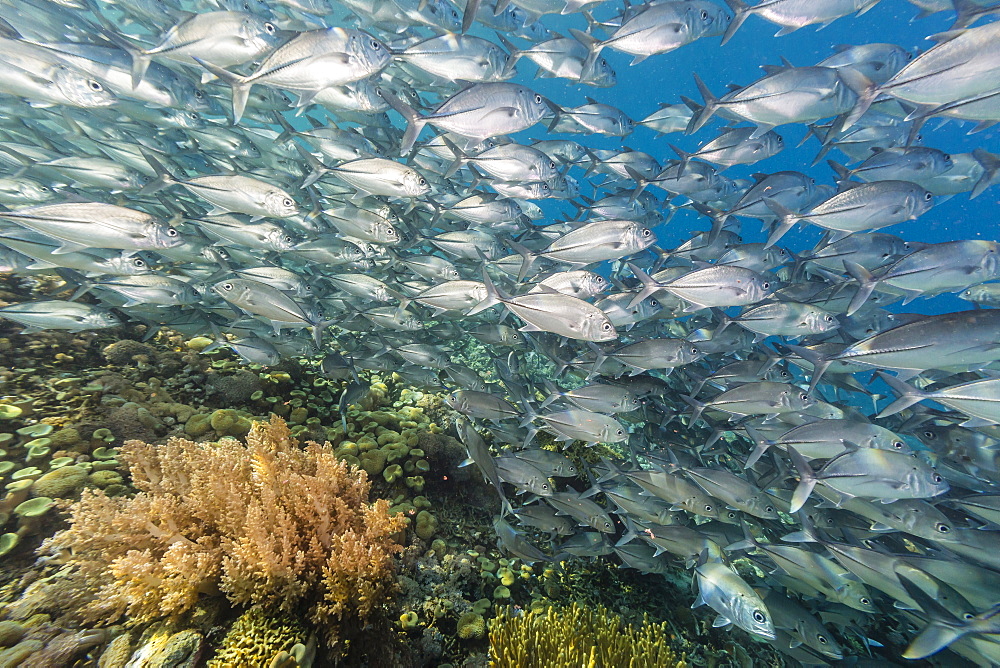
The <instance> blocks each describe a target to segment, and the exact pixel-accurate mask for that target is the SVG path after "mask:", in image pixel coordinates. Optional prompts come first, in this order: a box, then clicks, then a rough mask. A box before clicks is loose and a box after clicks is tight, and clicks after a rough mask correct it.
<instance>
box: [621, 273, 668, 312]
mask: <svg viewBox="0 0 1000 668" xmlns="http://www.w3.org/2000/svg"><path fill="white" fill-rule="evenodd" d="M628 268H629V269H631V270H632V275H633V276H635V277H636V278H638V279H639V281H641V282H642V290H640V291H639V293H638V294H636V296H635V297H633V298H632V301H630V302H629V304H628V307H629V308H634V307H635V305H636V304H638V303H640V302H642V300H643V299H646V298H647V297H652V296H653V295H654V294H656V293H657V292H659V291H660V290H662V289H663V285H661V284H660V283H659V282H657V281H656V280H655V279H654V278H653V277H652V276H650V275H649V274H647V273H646V272H644V271H643V270H642V269H640V268H639V267H637V266H636V265H634V264H632V263H631V262H629V263H628Z"/></svg>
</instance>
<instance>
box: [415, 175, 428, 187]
mask: <svg viewBox="0 0 1000 668" xmlns="http://www.w3.org/2000/svg"><path fill="white" fill-rule="evenodd" d="M417 183H419V184H420V185H422V186H426V185H427V179H425V178H423V177H421V178H420V180H419V181H417Z"/></svg>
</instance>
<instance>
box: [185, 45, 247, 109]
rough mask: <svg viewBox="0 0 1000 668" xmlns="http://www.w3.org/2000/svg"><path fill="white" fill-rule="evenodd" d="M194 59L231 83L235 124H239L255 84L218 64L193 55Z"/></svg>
mask: <svg viewBox="0 0 1000 668" xmlns="http://www.w3.org/2000/svg"><path fill="white" fill-rule="evenodd" d="M192 59H193V60H194V61H195V62H196V63H198V64H199V65H201V66H202V67H204V68H205V69H206V70H208V71H209V72H211V73H212V74H214V75H215V76H217V77H219V78H220V79H222V81H224V82H225V83H227V84H229V87H230V88H232V89H233V125H238V124H239V122H240V119H241V118H243V111H244V110H245V109H246V107H247V100H248V99H249V97H250V88H251V87H252V86H253V83H251V82H248V81H247V78H246V77H241V76H240V75H238V74H233V73H232V72H230V71H229V70H226V69H224V68H222V67H219V66H218V65H213V64H212V63H207V62H205V61H204V60H202V59H201V58H197V57H195V56H192Z"/></svg>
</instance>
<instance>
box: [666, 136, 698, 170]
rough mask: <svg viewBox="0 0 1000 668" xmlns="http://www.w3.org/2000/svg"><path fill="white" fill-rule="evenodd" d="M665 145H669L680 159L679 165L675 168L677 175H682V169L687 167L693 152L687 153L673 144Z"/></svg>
mask: <svg viewBox="0 0 1000 668" xmlns="http://www.w3.org/2000/svg"><path fill="white" fill-rule="evenodd" d="M667 146H669V147H670V148H671V149H672V150H673V152H674V153H676V154H677V156H678V157H679V158H680V159H681V161H680V166H679V167H678V168H677V176H683V175H684V170H685V169H687V166H688V163H689V162H691V156H692V155H693V154H691V153H688V152H687V151H685V150H684V149H682V148H680V147H678V146H675V145H674V144H667Z"/></svg>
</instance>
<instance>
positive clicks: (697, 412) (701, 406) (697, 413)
mask: <svg viewBox="0 0 1000 668" xmlns="http://www.w3.org/2000/svg"><path fill="white" fill-rule="evenodd" d="M681 399H683V400H684V401H686V402H687V403H688V404H689V405H690V406H691V408H693V409H694V410H693V411H691V421H690V422H689V423H688V424H694V423H695V422H697V421H698V418H700V417H701V414H702V412H703V411H704V410H705V407H706V406H707V404H705V403H704V402H702V401H698V400H697V399H695V398H694V397H692V396H691V395H689V394H682V395H681Z"/></svg>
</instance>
